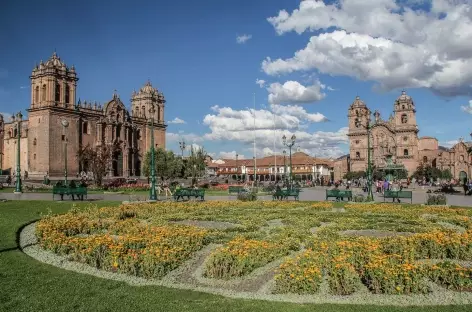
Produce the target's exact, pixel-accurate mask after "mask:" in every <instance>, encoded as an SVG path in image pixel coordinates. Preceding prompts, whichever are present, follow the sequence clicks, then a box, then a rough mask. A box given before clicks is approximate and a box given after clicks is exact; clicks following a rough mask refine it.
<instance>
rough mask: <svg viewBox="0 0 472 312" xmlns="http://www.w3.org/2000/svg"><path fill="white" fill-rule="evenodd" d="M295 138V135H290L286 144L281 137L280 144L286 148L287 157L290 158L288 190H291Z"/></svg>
mask: <svg viewBox="0 0 472 312" xmlns="http://www.w3.org/2000/svg"><path fill="white" fill-rule="evenodd" d="M296 138H297V137H296V136H295V134H294V135H292V137H291V138H290V142H287V137H286V136H285V134H284V136H283V137H282V143H283V144H284V145H285V146H287V147H288V149H289V157H290V165H289V166H290V175H289V185H290V189H291V188H292V174H293V173H292V172H293V171H292V147H293V146H294V145H295V140H296Z"/></svg>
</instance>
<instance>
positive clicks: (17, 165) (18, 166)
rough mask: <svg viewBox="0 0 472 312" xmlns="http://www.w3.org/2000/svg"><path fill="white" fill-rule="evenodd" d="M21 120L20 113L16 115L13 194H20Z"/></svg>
mask: <svg viewBox="0 0 472 312" xmlns="http://www.w3.org/2000/svg"><path fill="white" fill-rule="evenodd" d="M22 119H23V115H22V114H21V111H20V112H18V113H17V114H16V120H17V130H18V131H17V132H18V133H17V134H18V147H17V154H16V188H15V193H21V192H22V189H21V167H20V140H21V121H22Z"/></svg>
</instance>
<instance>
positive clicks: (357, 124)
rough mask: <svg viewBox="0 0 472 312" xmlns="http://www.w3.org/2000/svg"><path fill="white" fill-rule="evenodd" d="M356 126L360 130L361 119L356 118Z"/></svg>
mask: <svg viewBox="0 0 472 312" xmlns="http://www.w3.org/2000/svg"><path fill="white" fill-rule="evenodd" d="M354 124H355V125H356V128H359V126H360V122H359V118H356V120H355V121H354Z"/></svg>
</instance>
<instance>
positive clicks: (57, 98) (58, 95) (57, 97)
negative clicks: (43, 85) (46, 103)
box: [54, 81, 61, 102]
mask: <svg viewBox="0 0 472 312" xmlns="http://www.w3.org/2000/svg"><path fill="white" fill-rule="evenodd" d="M54 101H56V102H60V101H61V85H60V84H59V81H56V88H55V93H54Z"/></svg>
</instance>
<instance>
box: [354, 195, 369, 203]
mask: <svg viewBox="0 0 472 312" xmlns="http://www.w3.org/2000/svg"><path fill="white" fill-rule="evenodd" d="M352 201H353V202H356V203H363V202H365V201H366V197H365V196H364V195H363V194H355V195H354V196H353V197H352Z"/></svg>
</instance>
